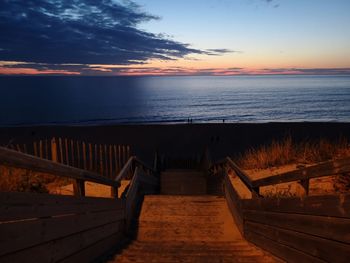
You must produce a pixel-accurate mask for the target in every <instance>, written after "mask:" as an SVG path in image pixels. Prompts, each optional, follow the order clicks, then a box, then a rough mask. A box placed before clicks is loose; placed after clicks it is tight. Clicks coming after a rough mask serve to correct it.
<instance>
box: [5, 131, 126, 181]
mask: <svg viewBox="0 0 350 263" xmlns="http://www.w3.org/2000/svg"><path fill="white" fill-rule="evenodd" d="M7 148H9V149H12V150H16V151H18V152H22V153H26V154H30V155H33V156H36V157H39V158H42V159H47V160H51V161H54V162H58V163H61V164H65V165H69V166H73V167H76V168H81V169H84V170H88V171H93V172H96V173H99V174H101V175H104V176H106V177H109V178H113V177H115V176H116V175H117V174H118V173H119V172H120V170H121V169H122V167H123V166H124V164H125V163H126V162H127V160H128V159H129V158H130V156H131V152H130V146H129V145H115V144H96V143H92V142H86V141H80V140H74V139H69V138H55V137H54V138H51V139H42V140H38V141H34V142H32V143H23V144H19V143H17V144H9V145H7Z"/></svg>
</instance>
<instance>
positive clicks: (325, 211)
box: [242, 194, 350, 218]
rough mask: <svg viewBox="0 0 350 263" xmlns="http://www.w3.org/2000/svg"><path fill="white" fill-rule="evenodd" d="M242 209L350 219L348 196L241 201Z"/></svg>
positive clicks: (349, 199)
mask: <svg viewBox="0 0 350 263" xmlns="http://www.w3.org/2000/svg"><path fill="white" fill-rule="evenodd" d="M242 205H243V207H244V209H247V210H260V211H272V212H282V213H295V214H309V215H319V216H334V217H345V218H350V194H344V195H322V196H306V197H303V198H298V197H296V198H259V199H249V200H242Z"/></svg>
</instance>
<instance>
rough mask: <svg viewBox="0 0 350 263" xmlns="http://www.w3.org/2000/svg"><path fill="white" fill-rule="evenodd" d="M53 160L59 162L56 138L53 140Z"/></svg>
mask: <svg viewBox="0 0 350 263" xmlns="http://www.w3.org/2000/svg"><path fill="white" fill-rule="evenodd" d="M51 160H52V161H53V162H57V144H56V139H55V137H53V138H52V139H51Z"/></svg>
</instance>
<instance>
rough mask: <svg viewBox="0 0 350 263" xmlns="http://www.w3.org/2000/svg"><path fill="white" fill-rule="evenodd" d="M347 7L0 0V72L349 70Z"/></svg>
mask: <svg viewBox="0 0 350 263" xmlns="http://www.w3.org/2000/svg"><path fill="white" fill-rule="evenodd" d="M349 12H350V1H349V0H205V1H204V0H176V1H170V0H134V1H129V0H120V1H117V0H102V1H94V0H33V1H23V0H2V1H1V2H0V32H1V34H0V74H1V75H18V74H21V75H42V74H43V75H52V74H53V75H237V74H350V30H349V28H350V15H349Z"/></svg>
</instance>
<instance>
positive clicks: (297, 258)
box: [244, 230, 326, 263]
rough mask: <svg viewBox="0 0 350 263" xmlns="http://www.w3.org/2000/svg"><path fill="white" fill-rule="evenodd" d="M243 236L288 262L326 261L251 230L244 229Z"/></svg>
mask: <svg viewBox="0 0 350 263" xmlns="http://www.w3.org/2000/svg"><path fill="white" fill-rule="evenodd" d="M244 236H245V238H246V239H247V240H248V241H250V242H252V243H254V244H255V245H257V246H258V247H261V248H263V249H265V250H267V251H269V252H270V253H272V254H274V255H276V256H277V257H280V258H282V259H284V260H286V261H287V262H290V263H310V262H315V263H324V262H326V261H324V260H321V259H318V258H316V257H312V256H310V255H308V254H305V253H303V252H301V251H299V250H296V249H294V248H291V247H288V246H286V245H283V244H281V243H278V242H276V241H274V240H271V239H269V238H266V237H264V236H262V235H260V234H257V233H255V232H252V231H248V230H247V231H245V233H244Z"/></svg>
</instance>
